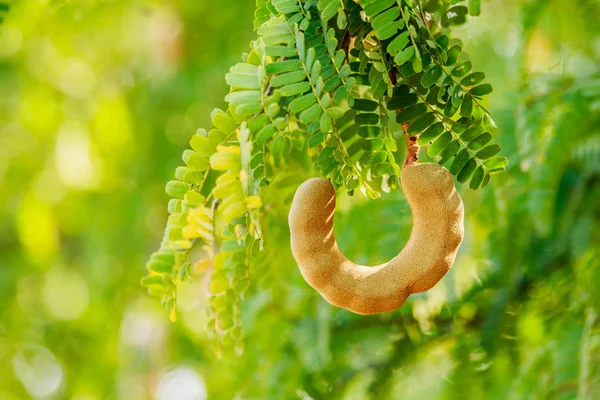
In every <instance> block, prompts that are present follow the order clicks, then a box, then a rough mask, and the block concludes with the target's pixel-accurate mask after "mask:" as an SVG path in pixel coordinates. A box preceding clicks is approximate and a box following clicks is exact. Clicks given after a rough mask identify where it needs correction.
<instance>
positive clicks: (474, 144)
mask: <svg viewBox="0 0 600 400" xmlns="http://www.w3.org/2000/svg"><path fill="white" fill-rule="evenodd" d="M490 140H492V135H490V134H489V133H488V132H485V133H482V134H481V135H479V136H477V137H476V138H475V139H473V140H471V141H470V142H469V148H470V149H471V150H479V149H481V148H483V146H485V145H486V144H488V143H489V141H490Z"/></svg>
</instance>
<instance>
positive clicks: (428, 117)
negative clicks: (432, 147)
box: [407, 112, 436, 135]
mask: <svg viewBox="0 0 600 400" xmlns="http://www.w3.org/2000/svg"><path fill="white" fill-rule="evenodd" d="M435 120H436V118H435V114H434V113H432V112H429V113H427V114H423V115H422V116H420V117H419V118H417V119H416V120H415V121H414V122H412V123H411V124H410V125H409V127H408V130H407V132H408V134H410V135H415V134H418V133H421V132H423V131H424V130H425V129H427V128H428V127H429V126H430V125H431V124H433V123H434V122H435Z"/></svg>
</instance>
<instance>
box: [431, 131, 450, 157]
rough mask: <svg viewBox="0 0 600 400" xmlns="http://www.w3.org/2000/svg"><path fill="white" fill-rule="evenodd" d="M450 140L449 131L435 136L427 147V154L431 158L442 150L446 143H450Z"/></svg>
mask: <svg viewBox="0 0 600 400" xmlns="http://www.w3.org/2000/svg"><path fill="white" fill-rule="evenodd" d="M451 141H452V134H451V133H450V132H445V133H444V134H443V135H442V136H440V137H439V138H437V140H436V141H435V142H433V144H432V145H431V146H429V147H428V148H427V155H428V156H429V157H431V158H433V157H435V156H437V155H438V154H440V153H441V151H442V150H444V148H445V147H446V146H448V144H450V142H451Z"/></svg>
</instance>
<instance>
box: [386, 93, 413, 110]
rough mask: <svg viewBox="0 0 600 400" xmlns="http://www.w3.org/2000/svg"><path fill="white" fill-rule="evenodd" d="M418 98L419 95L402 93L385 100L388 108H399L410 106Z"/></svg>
mask: <svg viewBox="0 0 600 400" xmlns="http://www.w3.org/2000/svg"><path fill="white" fill-rule="evenodd" d="M418 100H419V97H418V96H417V95H416V94H414V93H409V94H405V95H402V96H400V97H394V98H392V99H390V101H388V102H387V108H388V110H399V109H401V108H406V107H408V106H412V105H413V104H415V103H416V102H417V101H418Z"/></svg>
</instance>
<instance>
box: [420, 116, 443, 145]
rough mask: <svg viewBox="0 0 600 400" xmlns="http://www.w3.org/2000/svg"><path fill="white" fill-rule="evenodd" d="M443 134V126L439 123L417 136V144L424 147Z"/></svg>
mask: <svg viewBox="0 0 600 400" xmlns="http://www.w3.org/2000/svg"><path fill="white" fill-rule="evenodd" d="M442 132H444V124H443V123H441V122H438V123H435V124H433V125H431V126H430V127H429V128H427V129H426V130H425V132H423V133H422V134H421V135H420V136H419V144H420V145H422V146H424V145H426V144H427V143H429V142H430V141H432V140H433V139H435V138H436V137H438V136H440V135H441V134H442Z"/></svg>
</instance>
